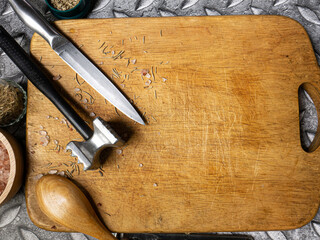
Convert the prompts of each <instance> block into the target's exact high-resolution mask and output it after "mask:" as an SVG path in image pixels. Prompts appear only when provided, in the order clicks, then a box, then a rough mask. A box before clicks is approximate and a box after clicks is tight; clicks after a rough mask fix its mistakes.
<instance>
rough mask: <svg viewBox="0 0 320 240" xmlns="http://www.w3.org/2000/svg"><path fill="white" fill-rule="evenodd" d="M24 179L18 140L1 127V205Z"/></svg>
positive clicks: (14, 192) (17, 188)
mask: <svg viewBox="0 0 320 240" xmlns="http://www.w3.org/2000/svg"><path fill="white" fill-rule="evenodd" d="M22 179H23V157H22V151H21V148H20V146H19V144H18V143H17V141H16V140H15V139H14V138H13V137H12V136H11V135H10V134H9V133H7V132H5V131H4V130H1V129H0V206H1V204H3V203H5V202H6V201H8V200H10V199H11V198H12V197H13V196H14V195H15V194H16V193H17V192H18V190H19V188H20V187H21V184H22Z"/></svg>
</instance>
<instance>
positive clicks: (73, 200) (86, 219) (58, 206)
mask: <svg viewBox="0 0 320 240" xmlns="http://www.w3.org/2000/svg"><path fill="white" fill-rule="evenodd" d="M36 195H37V200H38V204H39V207H40V209H41V211H42V212H43V213H44V214H45V215H46V216H47V217H48V218H50V219H51V220H53V221H55V222H57V223H59V224H61V225H64V226H66V227H68V228H70V229H72V230H75V231H77V232H82V233H84V234H88V235H90V236H92V237H95V238H97V239H100V240H114V239H116V238H115V237H114V236H113V235H112V234H111V233H110V232H109V231H108V229H107V228H106V227H105V226H104V225H103V224H102V222H101V221H100V220H99V218H98V216H97V215H96V213H95V211H94V210H93V208H92V206H91V204H90V202H89V200H88V199H87V198H86V196H85V195H84V193H83V192H82V191H81V190H80V189H79V188H78V187H77V186H76V185H75V184H74V183H72V182H71V181H70V180H69V179H67V178H65V177H62V176H58V175H46V176H43V177H42V178H40V180H39V181H38V182H37V184H36Z"/></svg>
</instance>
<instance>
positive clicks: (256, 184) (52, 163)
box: [26, 16, 320, 232]
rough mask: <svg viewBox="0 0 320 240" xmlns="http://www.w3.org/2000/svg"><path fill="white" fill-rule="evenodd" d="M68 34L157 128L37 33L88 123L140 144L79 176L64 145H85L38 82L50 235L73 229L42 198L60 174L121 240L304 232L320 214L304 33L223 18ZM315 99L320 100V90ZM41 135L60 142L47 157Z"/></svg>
mask: <svg viewBox="0 0 320 240" xmlns="http://www.w3.org/2000/svg"><path fill="white" fill-rule="evenodd" d="M56 26H57V27H58V28H59V29H60V30H61V32H63V33H64V34H65V35H66V36H68V37H69V38H70V39H71V40H72V41H73V42H74V43H75V44H76V45H77V46H78V47H79V48H81V50H82V51H83V52H84V53H85V54H86V55H87V56H88V57H89V58H90V59H91V60H92V61H93V62H94V63H95V64H96V65H97V66H99V68H100V69H101V70H102V71H103V72H104V73H105V74H106V75H107V76H109V77H110V78H113V81H114V83H115V84H116V85H117V86H118V87H119V88H120V89H121V90H122V91H123V92H124V93H125V94H126V95H127V97H128V98H129V99H131V100H132V102H133V104H134V105H135V106H136V107H137V109H139V111H140V113H141V114H142V115H143V116H144V117H145V120H146V121H147V122H148V124H147V125H146V126H141V125H139V124H135V123H134V122H133V121H132V120H130V119H128V118H127V117H126V116H124V115H123V114H121V113H120V112H117V111H116V110H115V109H114V107H113V106H112V105H111V104H109V103H106V102H105V100H104V99H103V98H102V97H101V96H99V95H98V94H97V93H96V92H94V90H93V89H91V88H90V86H88V85H87V84H86V83H83V80H82V79H81V78H80V77H78V76H77V77H76V74H75V72H73V71H72V70H71V69H70V68H69V67H68V66H67V65H66V64H65V63H64V62H63V61H62V60H61V59H60V58H59V57H58V56H57V55H56V54H55V53H54V52H53V51H52V50H51V49H50V47H49V46H48V44H47V43H46V42H45V41H44V40H43V39H42V38H41V37H40V36H38V35H35V36H34V37H33V39H32V42H31V53H32V55H33V56H34V57H35V59H37V60H38V61H40V62H41V64H42V66H43V67H44V68H45V69H46V71H47V72H48V75H49V76H51V77H53V78H55V79H58V78H60V77H61V78H60V79H59V80H55V81H54V80H53V82H54V84H55V86H56V87H57V89H59V91H61V93H62V94H63V95H64V96H65V97H66V98H67V99H69V100H70V103H71V104H73V105H74V107H75V108H76V109H77V110H78V111H79V112H80V113H81V114H82V116H83V117H84V118H85V119H87V120H88V121H91V119H93V118H94V116H93V115H96V116H100V117H102V118H103V119H104V120H106V121H108V122H109V123H110V124H111V126H112V127H113V128H114V129H115V130H116V131H117V132H118V134H119V135H120V136H122V137H123V138H124V139H125V140H126V141H127V143H126V145H125V146H124V147H122V148H121V149H110V150H109V151H107V152H106V153H105V156H104V161H103V165H102V170H95V171H87V172H83V170H82V166H81V165H79V170H80V171H78V167H77V166H78V164H76V160H75V159H73V158H72V157H70V156H69V154H68V153H66V152H64V148H65V146H66V144H67V143H68V142H69V141H70V140H74V139H81V138H80V135H79V134H77V133H76V132H75V131H74V130H73V129H72V126H69V125H67V124H65V120H63V116H62V115H61V114H60V113H59V112H58V110H57V109H56V108H55V107H54V106H53V104H51V103H50V102H49V101H48V100H47V99H46V98H45V97H44V96H43V95H42V94H41V93H40V92H39V91H38V90H37V89H35V87H34V86H33V85H32V84H29V87H28V94H29V96H28V97H29V102H28V112H27V154H28V173H27V184H26V199H27V209H28V213H29V216H30V218H31V219H32V221H33V222H34V223H35V224H36V225H37V226H39V227H41V228H44V229H47V230H51V231H70V229H67V228H65V227H62V226H60V225H57V224H55V223H53V222H51V221H50V220H49V219H48V218H47V217H46V216H45V215H44V214H43V213H42V212H41V211H40V209H39V206H38V204H37V201H36V196H35V183H36V181H37V178H38V175H39V174H45V173H48V172H49V171H50V170H58V171H67V170H68V171H69V172H72V179H73V180H74V182H75V183H76V184H77V185H78V186H80V187H81V189H83V190H85V191H86V194H87V196H90V199H91V201H92V203H95V204H96V210H97V211H98V213H99V215H100V217H101V219H102V220H103V222H104V223H105V224H106V225H107V226H108V228H109V229H110V230H111V231H114V232H214V231H253V230H278V229H291V228H296V227H299V226H302V225H304V224H306V223H307V222H308V221H310V220H311V219H312V218H313V216H314V215H315V214H316V212H317V210H318V206H319V193H320V189H319V188H320V172H319V167H320V161H319V159H320V158H319V150H315V151H312V152H306V151H304V150H303V149H302V147H301V144H300V133H299V104H298V89H299V87H300V86H301V84H303V83H309V84H312V86H315V87H318V86H319V79H320V74H319V68H318V65H317V63H316V58H315V55H314V52H313V49H312V46H311V43H310V40H309V38H308V36H307V34H306V32H305V30H304V29H303V28H302V27H301V25H299V24H298V23H297V22H295V21H293V20H290V19H288V18H285V17H279V16H223V17H177V18H137V19H135V18H130V19H95V20H66V21H58V22H56ZM113 51H114V52H113ZM121 51H124V52H123V53H122V54H121ZM119 52H120V56H121V57H120V56H118V57H117V55H119ZM112 56H113V57H112ZM144 70H148V74H146V75H144V74H143V73H146V71H144ZM56 76H60V77H56ZM80 89H81V90H80ZM90 96H92V98H91V97H90ZM312 96H313V97H314V98H319V94H318V92H317V91H315V93H314V94H312ZM86 99H87V100H86ZM319 99H320V98H319ZM316 102H319V101H318V100H317V101H316ZM90 115H91V116H90ZM41 130H45V131H46V132H47V134H48V136H50V142H49V144H48V145H47V146H42V144H41V141H40V138H41V134H40V131H41ZM316 147H317V146H313V149H312V150H314V149H316ZM68 175H70V174H69V173H68ZM70 214H72V213H70ZM79 221H81V220H80V219H79Z"/></svg>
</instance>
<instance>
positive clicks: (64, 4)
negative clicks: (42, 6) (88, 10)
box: [51, 0, 80, 11]
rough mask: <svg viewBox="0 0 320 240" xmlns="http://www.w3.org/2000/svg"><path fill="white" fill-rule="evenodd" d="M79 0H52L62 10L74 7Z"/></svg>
mask: <svg viewBox="0 0 320 240" xmlns="http://www.w3.org/2000/svg"><path fill="white" fill-rule="evenodd" d="M79 2H80V0H51V5H52V6H53V7H54V8H56V9H58V10H60V11H66V10H69V9H71V8H74V7H75V6H76V5H77V4H78V3H79Z"/></svg>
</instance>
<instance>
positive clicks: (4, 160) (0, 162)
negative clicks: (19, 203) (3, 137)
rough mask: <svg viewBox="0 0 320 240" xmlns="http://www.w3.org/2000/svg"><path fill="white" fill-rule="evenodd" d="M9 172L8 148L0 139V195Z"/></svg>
mask: <svg viewBox="0 0 320 240" xmlns="http://www.w3.org/2000/svg"><path fill="white" fill-rule="evenodd" d="M9 174H10V160H9V153H8V150H7V149H6V148H5V146H4V144H3V143H2V142H1V141H0V195H1V194H2V193H3V191H4V189H5V188H6V185H7V182H8V179H9Z"/></svg>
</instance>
